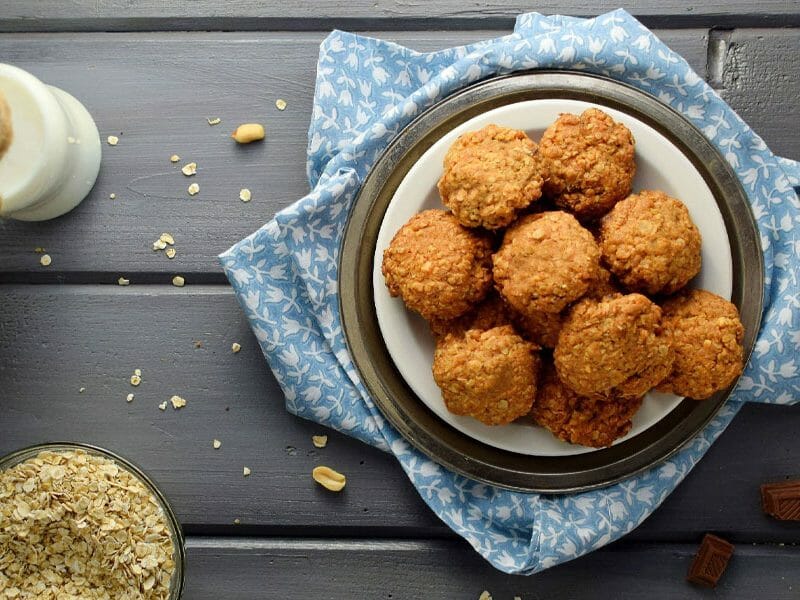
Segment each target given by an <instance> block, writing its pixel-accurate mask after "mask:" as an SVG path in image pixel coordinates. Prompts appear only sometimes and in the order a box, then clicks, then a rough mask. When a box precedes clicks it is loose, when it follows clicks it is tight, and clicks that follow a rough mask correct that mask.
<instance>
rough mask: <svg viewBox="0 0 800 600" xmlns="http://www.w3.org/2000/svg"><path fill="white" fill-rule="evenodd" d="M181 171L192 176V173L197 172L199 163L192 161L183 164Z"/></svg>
mask: <svg viewBox="0 0 800 600" xmlns="http://www.w3.org/2000/svg"><path fill="white" fill-rule="evenodd" d="M181 173H183V174H184V175H186V176H187V177H191V176H192V175H194V174H196V173H197V163H194V162H190V163H186V164H185V165H183V168H181Z"/></svg>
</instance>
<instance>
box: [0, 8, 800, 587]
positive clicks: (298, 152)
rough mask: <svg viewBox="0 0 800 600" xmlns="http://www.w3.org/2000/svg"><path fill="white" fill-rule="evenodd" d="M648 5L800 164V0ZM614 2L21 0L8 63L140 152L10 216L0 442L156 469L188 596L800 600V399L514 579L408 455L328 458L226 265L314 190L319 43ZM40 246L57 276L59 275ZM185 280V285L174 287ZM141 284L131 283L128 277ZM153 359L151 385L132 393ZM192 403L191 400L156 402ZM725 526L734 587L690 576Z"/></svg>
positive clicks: (0, 318) (401, 36) (1, 41)
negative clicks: (649, 501)
mask: <svg viewBox="0 0 800 600" xmlns="http://www.w3.org/2000/svg"><path fill="white" fill-rule="evenodd" d="M628 4H629V6H628V9H629V10H630V11H631V12H633V13H634V14H635V15H636V16H638V17H639V18H640V19H641V20H642V21H644V23H645V24H647V25H649V26H650V27H652V28H654V29H656V30H657V33H658V34H659V35H660V36H661V37H662V39H664V41H665V42H666V43H667V44H669V45H671V46H672V47H673V48H674V49H675V50H676V51H678V52H680V53H681V54H682V55H683V56H684V57H686V59H687V60H688V61H689V62H690V63H691V64H692V66H693V67H694V68H695V69H696V70H697V71H698V73H700V74H701V75H702V76H704V77H706V78H707V79H708V80H709V81H710V82H711V83H712V85H714V87H715V88H717V89H718V90H719V91H720V93H721V94H722V95H723V96H724V97H725V98H726V99H727V100H728V101H729V102H730V104H731V105H732V106H733V107H734V108H735V109H737V110H738V111H739V113H740V114H741V115H742V116H743V117H744V118H745V119H746V120H747V121H748V122H749V123H750V124H751V125H752V126H753V127H754V128H755V129H756V131H758V132H759V133H760V134H761V135H762V136H763V137H764V138H765V140H766V141H767V143H768V144H769V145H770V146H771V148H772V149H773V150H774V151H775V152H777V153H780V154H783V155H785V156H788V157H790V158H794V159H800V136H798V133H800V126H799V125H798V123H800V102H798V100H797V97H798V90H800V61H798V60H797V59H798V55H800V4H798V3H797V2H790V1H787V0H761V1H759V2H755V1H753V0H729V1H728V2H707V3H703V4H702V5H701V6H692V5H691V4H690V3H684V2H682V1H679V0H659V1H656V0H641V1H637V2H634V3H628ZM616 6H617V3H616V2H608V1H606V0H599V1H597V2H595V3H593V4H591V5H587V3H584V2H578V1H576V0H562V1H561V2H552V1H549V0H548V1H545V2H539V3H532V2H519V1H513V2H500V1H487V2H465V1H464V0H444V1H441V2H437V3H431V5H428V4H427V3H420V2H399V3H395V2H392V1H391V0H349V1H348V2H338V1H336V2H324V1H321V0H300V1H298V2H268V1H265V0H238V1H236V2H222V1H221V0H195V1H189V0H175V1H173V2H169V3H167V2H161V1H160V0H135V1H131V0H72V1H71V2H68V3H66V2H59V1H58V0H4V1H3V2H2V3H0V62H9V63H12V64H16V65H18V66H20V67H22V68H24V69H27V70H29V71H31V72H32V73H34V74H35V75H37V76H39V77H40V78H41V79H43V80H44V81H46V82H48V83H52V84H54V85H57V86H59V87H62V88H64V89H65V90H67V91H69V92H71V93H73V94H74V95H76V96H78V97H79V98H80V99H81V100H82V101H83V102H84V103H85V104H86V106H87V107H88V108H89V110H90V111H91V112H92V114H93V115H94V117H95V119H96V120H97V123H98V126H99V128H100V130H101V134H102V136H103V138H105V137H106V136H107V135H111V134H114V135H117V136H119V137H120V143H119V145H118V146H117V147H116V148H109V147H108V146H104V154H105V156H104V158H103V166H102V170H101V174H100V178H99V180H98V182H97V185H96V186H95V189H94V191H93V192H92V194H91V196H90V197H89V198H88V199H87V200H86V201H85V202H84V203H83V204H82V205H81V206H80V207H79V208H78V209H76V210H75V211H73V212H72V213H70V214H68V215H67V216H65V217H63V218H61V219H58V220H55V221H52V222H47V223H39V224H25V223H15V222H7V223H0V298H1V299H2V300H1V301H0V302H1V303H0V306H1V307H2V308H0V454H3V453H5V452H8V451H10V450H13V449H15V448H18V447H21V446H25V445H29V444H33V443H37V442H43V441H48V440H55V439H73V440H81V441H85V442H91V443H95V444H99V445H101V446H105V447H109V448H111V449H114V450H116V451H118V452H119V453H121V454H123V455H125V456H127V457H129V458H130V459H132V460H134V461H135V462H137V463H138V464H140V465H141V466H142V467H143V468H144V469H145V470H146V471H148V472H149V473H150V474H151V475H152V476H153V477H154V478H155V479H156V480H157V481H158V483H159V484H160V485H161V487H162V488H163V489H164V491H165V492H166V494H167V495H168V496H169V497H170V498H171V500H172V502H173V504H174V507H175V509H176V510H177V513H178V516H179V518H180V519H181V521H182V523H183V525H184V528H185V531H186V534H187V553H188V574H187V591H186V594H185V597H186V598H190V599H196V598H201V599H202V598H209V599H212V598H213V599H220V598H224V599H226V600H228V599H236V598H247V599H250V598H276V599H278V598H280V599H283V598H297V597H308V598H315V599H320V600H322V599H329V598H330V599H345V598H395V599H400V598H447V599H451V598H464V599H474V598H477V597H478V595H479V594H480V593H481V592H482V591H483V590H484V589H486V590H489V591H491V592H492V594H493V595H494V598H495V599H508V600H510V599H511V598H512V597H514V596H520V597H522V598H524V599H525V600H529V599H531V598H549V597H554V598H589V597H594V596H596V595H598V593H599V591H600V590H602V593H603V595H605V596H606V597H610V598H639V597H642V596H644V595H645V594H647V595H649V596H653V597H682V598H683V597H707V596H714V597H724V598H798V597H800V550H798V548H797V547H796V546H794V544H796V543H797V542H798V541H800V528H798V526H797V525H796V524H787V523H780V522H777V521H774V520H771V519H769V518H766V517H765V516H763V515H762V514H761V511H760V507H759V499H758V485H759V483H760V482H762V481H763V480H767V479H770V480H780V479H783V478H784V477H788V476H795V477H796V476H800V443H798V441H797V432H798V430H800V410H798V409H796V408H794V409H792V408H786V407H768V406H748V407H746V408H745V409H744V410H743V411H742V412H741V413H740V415H739V416H738V417H737V418H736V420H735V421H734V422H733V424H732V425H731V426H730V428H729V430H728V431H727V432H726V433H725V434H724V435H723V436H722V438H721V439H720V440H719V441H718V442H717V444H716V445H715V446H714V447H713V448H712V449H711V450H710V451H709V453H708V454H707V456H706V457H705V459H704V460H703V461H702V462H701V464H700V465H699V466H698V467H697V468H696V469H695V470H694V471H693V472H692V473H691V474H690V475H689V476H688V477H687V479H686V481H685V482H684V483H683V484H682V485H681V486H680V487H679V488H678V489H677V490H676V491H675V492H674V493H673V494H672V496H671V497H670V498H669V499H668V500H667V501H666V502H665V504H664V505H663V506H662V507H661V508H660V509H659V510H658V511H657V512H656V513H655V514H654V515H653V516H652V517H651V518H650V519H649V520H648V521H646V522H645V523H644V524H643V525H642V526H641V527H640V528H639V529H637V530H636V531H634V532H633V533H631V534H630V535H629V536H627V537H626V538H625V539H624V540H623V541H621V542H618V543H616V544H613V545H611V546H610V547H608V548H606V549H603V550H600V551H598V552H595V553H594V554H592V555H589V556H587V557H584V558H581V559H579V560H576V561H574V562H572V563H569V564H567V565H563V566H560V567H557V568H554V569H551V570H550V571H547V572H545V573H542V574H540V575H537V576H534V577H529V578H523V577H513V576H507V575H503V574H501V573H499V572H496V571H494V570H493V569H492V568H491V567H489V566H488V565H487V564H485V563H484V562H483V561H482V559H480V558H479V557H478V556H477V555H476V554H474V553H473V551H472V550H471V549H470V548H469V547H468V546H467V545H466V543H464V542H463V541H461V540H460V539H458V538H456V537H455V536H454V534H453V533H452V532H450V531H449V530H448V529H447V528H446V527H445V526H444V525H443V524H442V523H440V522H439V521H438V520H437V519H436V517H435V516H434V515H433V514H432V513H431V512H430V511H429V510H428V509H427V507H426V506H425V504H424V503H423V502H422V500H421V499H420V498H419V497H418V496H417V494H416V492H415V490H414V489H413V487H412V486H411V485H410V484H409V482H408V481H407V480H406V477H405V476H404V475H403V473H402V472H401V470H400V469H399V468H398V466H397V465H396V464H395V461H394V459H393V458H391V457H390V456H387V455H385V454H383V453H382V452H380V451H377V450H375V449H373V448H370V447H367V446H365V445H363V444H360V443H358V442H355V441H353V440H350V439H348V438H346V437H344V436H341V435H337V434H334V433H330V432H325V433H328V434H329V436H330V441H329V444H328V447H327V448H325V449H322V450H318V449H315V448H314V447H313V446H312V444H311V436H312V435H313V434H319V433H324V432H323V431H322V429H321V428H320V427H318V426H315V425H314V424H312V423H308V422H305V421H301V420H298V419H296V418H293V417H291V416H289V415H288V414H287V413H286V412H285V411H284V410H283V398H282V395H281V392H280V390H279V388H278V386H277V385H276V383H275V380H274V379H273V377H272V376H271V374H270V373H269V371H268V369H267V366H266V364H265V362H264V360H263V357H262V356H261V353H260V351H259V349H258V347H257V345H256V341H255V339H254V337H253V336H252V334H251V333H250V331H249V329H248V326H247V324H246V322H245V319H244V317H243V315H242V313H241V311H240V310H239V308H238V306H237V304H236V301H235V299H234V297H233V294H232V292H231V290H230V289H229V288H228V286H227V285H226V282H225V279H224V277H223V275H222V273H221V271H220V269H219V267H218V265H217V262H216V259H215V256H216V255H217V254H218V253H219V252H221V251H222V250H224V249H226V248H227V247H228V246H229V245H230V244H232V243H233V242H235V241H237V240H238V239H240V238H241V237H242V236H244V235H246V234H248V233H250V232H252V231H253V230H255V229H256V228H258V227H259V226H260V225H261V224H263V223H264V222H265V221H267V220H268V219H269V218H270V217H271V216H272V215H273V214H274V213H275V212H276V211H277V210H279V209H281V208H282V207H284V206H286V205H288V204H289V203H291V202H293V201H294V200H296V199H297V198H299V197H301V196H303V195H304V194H305V192H306V191H307V184H306V180H305V176H304V159H305V154H304V152H305V144H306V127H307V124H308V120H309V115H310V109H311V98H312V93H313V87H314V67H315V61H316V57H317V45H318V44H319V42H320V41H321V40H322V38H323V37H324V36H325V34H326V32H327V31H329V30H330V29H332V28H346V29H353V30H358V31H364V32H369V33H370V34H374V35H379V36H382V37H387V38H390V39H393V40H396V41H398V42H400V43H403V44H406V45H409V46H411V47H413V48H416V49H419V50H430V49H435V48H440V47H444V46H449V45H452V44H458V43H463V42H469V41H474V40H478V39H483V38H486V37H489V36H495V35H498V34H499V33H503V32H507V31H508V30H509V29H510V28H511V27H512V24H513V16H514V15H515V14H516V13H518V12H522V11H527V10H533V9H536V10H539V11H540V12H544V13H555V12H560V13H566V14H573V15H578V16H583V15H588V14H597V13H598V12H602V11H605V10H608V9H612V8H615V7H616ZM277 98H283V99H285V100H286V101H287V103H288V108H287V109H286V110H285V111H284V112H279V111H277V110H276V109H275V105H274V102H275V100H276V99H277ZM206 117H220V118H221V119H222V124H221V125H219V126H216V127H210V126H209V125H208V124H207V123H206ZM247 121H262V122H264V123H266V125H267V128H268V139H267V141H266V143H264V144H262V145H259V146H254V147H250V148H246V149H237V148H233V147H232V146H231V144H230V142H229V140H228V139H226V137H227V135H228V133H229V131H230V129H232V126H234V125H235V124H238V123H240V122H247ZM174 153H177V154H179V155H180V156H181V157H182V158H183V159H185V160H193V161H196V162H197V163H198V165H199V167H198V174H197V176H196V177H195V178H194V181H196V182H197V183H199V184H200V186H201V192H200V194H199V195H197V196H195V197H194V198H193V199H190V198H189V197H188V196H187V195H186V193H185V191H186V187H187V185H188V181H187V179H186V178H185V177H184V176H183V175H181V174H180V172H179V171H178V169H177V168H176V167H175V166H173V165H171V164H170V163H169V160H168V159H169V156H170V155H172V154H174ZM242 187H248V188H250V189H251V190H252V192H253V200H252V202H250V203H249V204H244V203H242V202H240V201H239V199H238V193H239V189H240V188H242ZM112 193H114V194H116V199H114V200H112V199H110V198H109V195H110V194H112ZM165 231H168V232H171V233H172V234H173V235H174V237H175V239H176V247H177V249H178V255H177V257H176V258H175V259H174V260H171V261H170V260H168V259H167V258H166V257H165V256H164V255H163V253H154V252H153V251H152V249H151V243H152V241H153V240H155V239H156V238H157V237H158V236H159V234H161V233H162V232H165ZM37 246H41V247H44V248H46V250H47V252H48V253H49V254H50V255H51V256H52V258H53V263H52V265H51V266H50V267H48V268H44V267H41V266H40V265H39V256H38V255H37V254H36V253H35V252H34V249H35V248H36V247H37ZM175 274H181V275H183V276H184V277H185V278H186V282H187V285H186V287H184V288H180V289H179V288H175V287H173V286H172V285H170V280H171V278H172V276H173V275H175ZM120 276H125V277H127V278H129V279H130V280H131V285H130V286H128V287H119V286H117V285H116V281H117V278H118V277H120ZM232 342H239V343H240V344H241V345H242V351H241V352H240V353H239V354H233V353H231V351H230V346H231V343H232ZM135 368H141V369H142V370H143V380H144V381H143V383H142V384H141V386H139V387H138V388H136V389H135V390H132V388H131V387H130V385H129V383H128V378H129V376H130V375H131V373H132V371H133V369H135ZM82 388H84V389H83V391H81V389H82ZM130 391H134V392H135V394H136V397H135V400H134V401H133V402H131V403H127V402H126V401H125V396H126V395H127V394H128V393H129V392H130ZM173 394H178V395H181V396H184V397H186V398H187V399H188V400H189V405H188V406H187V408H185V409H183V410H181V411H172V410H168V411H166V412H162V411H160V410H158V408H157V405H158V404H159V403H160V402H162V401H163V400H166V399H167V398H169V396H171V395H173ZM214 438H217V439H219V440H221V441H222V448H220V449H219V450H214V449H213V448H212V444H211V442H212V439H214ZM320 462H324V463H326V464H329V465H331V466H334V467H335V468H337V469H339V470H341V471H342V472H344V473H346V474H347V477H348V486H347V489H346V492H345V493H343V494H341V495H334V494H330V493H327V492H325V491H324V490H322V489H320V488H319V487H318V486H315V485H314V484H313V482H312V481H311V479H310V476H309V473H310V471H311V469H312V467H314V466H315V465H317V464H319V463H320ZM243 466H248V467H250V469H251V470H252V475H251V476H250V477H248V478H244V477H243V476H242V468H243ZM235 519H238V520H239V521H240V524H238V525H235V524H234V520H235ZM706 531H713V532H717V533H718V534H720V535H722V536H724V537H726V538H728V539H730V540H731V541H733V542H734V543H736V544H737V549H736V555H735V557H734V558H733V561H732V564H731V566H730V568H729V570H728V572H727V573H726V575H725V577H724V579H723V581H722V583H721V584H720V586H719V587H718V588H717V590H716V591H715V592H706V591H702V590H699V589H696V588H693V587H691V586H689V585H687V584H686V583H685V582H684V575H685V571H686V569H687V567H688V565H689V562H690V559H691V556H692V555H693V553H694V551H695V548H696V545H697V543H698V542H699V540H700V539H701V537H702V534H703V533H704V532H706Z"/></svg>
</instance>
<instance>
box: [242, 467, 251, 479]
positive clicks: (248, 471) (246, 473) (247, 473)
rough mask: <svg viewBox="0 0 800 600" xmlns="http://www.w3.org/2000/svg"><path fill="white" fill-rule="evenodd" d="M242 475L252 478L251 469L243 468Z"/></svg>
mask: <svg viewBox="0 0 800 600" xmlns="http://www.w3.org/2000/svg"><path fill="white" fill-rule="evenodd" d="M242 475H244V476H245V477H249V476H250V467H245V468H243V469H242Z"/></svg>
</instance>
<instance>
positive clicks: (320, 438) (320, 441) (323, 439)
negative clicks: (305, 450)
mask: <svg viewBox="0 0 800 600" xmlns="http://www.w3.org/2000/svg"><path fill="white" fill-rule="evenodd" d="M311 443H313V444H314V447H315V448H324V447H325V446H327V445H328V436H327V435H312V436H311Z"/></svg>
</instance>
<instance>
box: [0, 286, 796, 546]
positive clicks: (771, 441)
mask: <svg viewBox="0 0 800 600" xmlns="http://www.w3.org/2000/svg"><path fill="white" fill-rule="evenodd" d="M0 302H2V306H3V310H2V311H0V357H2V360H0V406H1V407H2V413H3V418H2V419H0V455H2V454H4V453H6V452H9V451H11V450H13V449H16V448H20V447H23V446H26V445H30V444H34V443H39V442H45V441H53V440H57V439H72V440H78V441H85V442H91V443H95V444H99V445H101V446H105V447H109V448H111V449H113V450H116V451H118V452H120V453H121V454H122V455H124V456H126V457H129V458H130V459H132V460H134V461H135V462H137V463H138V464H140V465H141V466H142V467H143V468H144V469H145V470H146V471H147V472H149V473H150V474H151V475H153V477H154V478H155V479H156V480H157V481H158V482H159V483H160V485H161V486H162V487H163V489H164V491H165V492H166V493H167V495H168V496H169V497H170V498H171V499H172V501H173V503H174V505H175V508H176V510H177V512H178V514H179V516H180V519H181V521H182V522H183V523H184V525H185V526H186V527H187V530H188V531H189V532H191V533H197V532H202V533H205V534H208V533H211V532H215V533H226V534H228V535H234V534H236V533H246V534H262V535H275V534H282V535H288V534H289V533H288V532H291V534H292V535H296V534H304V535H309V534H311V535H327V534H335V535H342V536H361V535H384V536H391V537H397V536H401V537H408V536H418V535H420V534H424V536H425V537H430V536H445V537H448V536H452V534H451V533H450V532H449V530H447V529H446V528H445V527H444V525H442V524H441V523H440V522H439V521H438V519H437V518H436V517H435V516H434V515H433V514H432V513H431V512H430V511H429V509H428V508H427V506H426V505H425V504H424V503H423V501H422V500H421V499H420V498H419V497H418V495H417V493H416V491H415V490H414V489H413V487H412V486H411V485H410V484H409V482H408V481H407V479H406V477H405V475H404V474H403V473H402V471H401V469H400V468H399V467H398V465H397V464H396V462H395V461H394V459H393V458H392V457H391V456H389V455H386V454H384V453H382V452H380V451H378V450H375V449H374V448H371V447H368V446H366V445H364V444H361V443H359V442H356V441H354V440H350V439H348V438H345V437H344V436H341V435H338V434H335V433H333V432H330V433H329V435H330V442H329V444H328V447H327V448H325V449H323V450H317V449H315V448H314V447H313V446H312V444H311V436H312V435H313V434H318V433H323V432H324V430H323V428H321V427H319V426H317V425H314V424H313V423H310V422H306V421H302V420H300V419H297V418H295V417H292V416H291V415H289V414H288V413H286V411H285V410H284V405H283V397H282V394H281V392H280V390H279V388H278V387H277V385H276V383H275V381H274V379H273V377H272V376H271V374H270V373H269V372H268V368H267V366H266V364H265V363H264V359H263V357H262V355H261V352H260V350H259V349H258V347H257V345H256V342H255V339H254V338H253V336H252V335H251V333H250V331H249V328H248V326H247V324H246V322H245V319H244V317H243V315H242V313H241V311H240V309H239V307H238V306H237V305H236V301H235V300H234V296H233V294H232V292H230V291H229V290H228V289H227V288H225V287H223V286H192V285H191V284H190V285H187V286H186V287H185V288H181V289H178V288H171V287H166V288H165V287H162V286H135V285H132V286H130V287H125V288H121V287H118V286H89V285H79V286H71V285H67V286H22V285H19V286H18V285H13V286H12V285H4V286H0ZM195 340H200V341H202V347H201V348H196V347H195V344H194V341H195ZM234 341H236V342H239V343H241V344H242V346H243V348H242V350H241V352H240V353H238V354H233V353H232V352H231V351H230V345H231V343H232V342H234ZM135 368H141V369H142V371H143V379H144V381H143V383H142V384H141V385H140V386H139V387H138V388H133V387H131V386H130V384H129V382H128V378H129V377H130V375H131V374H132V372H133V370H134V369H135ZM82 387H83V388H85V390H84V391H83V392H82V393H81V392H80V388H82ZM129 392H134V394H135V399H134V401H133V402H132V403H130V404H128V403H126V402H125V396H126V395H127V394H128V393H129ZM173 394H178V395H180V396H183V397H185V398H186V399H187V400H188V406H187V407H186V408H184V409H182V410H180V411H174V410H173V409H172V408H168V409H167V410H166V411H164V412H162V411H160V410H159V409H158V408H157V405H158V404H159V403H160V402H163V401H165V400H167V399H168V398H169V397H170V396H171V395H173ZM799 429H800V411H798V410H797V409H796V408H791V407H766V406H755V405H754V406H750V407H746V408H745V409H744V410H743V412H742V414H740V415H739V416H738V417H737V419H736V420H735V421H734V422H733V424H732V425H731V426H730V428H729V429H728V431H727V432H726V433H725V434H724V435H723V437H722V438H721V439H720V440H719V442H718V443H717V444H715V446H714V447H713V448H712V449H711V450H710V451H709V453H708V455H707V456H706V458H705V459H704V460H703V461H702V462H701V464H700V465H699V466H698V467H697V469H696V470H695V471H694V472H693V473H692V474H690V476H689V477H688V478H687V480H686V481H685V482H684V484H683V485H682V486H681V487H680V488H679V489H678V490H677V491H676V492H675V493H674V494H673V496H672V497H671V498H670V499H668V500H667V502H666V503H665V505H664V506H663V507H662V508H661V509H660V510H659V512H657V513H656V514H655V515H654V516H653V517H652V519H651V520H649V521H647V522H645V524H644V525H643V526H642V527H641V528H640V529H639V530H637V531H635V532H633V534H632V539H640V540H643V539H649V540H675V541H691V540H694V538H695V537H696V536H697V535H698V533H699V532H702V531H707V530H715V531H718V532H720V533H722V534H724V535H728V536H730V537H731V538H732V539H733V540H734V541H737V542H739V541H741V542H749V541H757V542H758V541H784V542H791V541H797V527H794V526H793V525H792V524H787V523H780V522H778V521H775V520H773V519H770V518H767V517H765V516H764V515H763V514H762V513H761V510H760V507H759V506H758V503H759V493H758V486H759V484H760V483H761V482H762V481H764V480H779V479H781V478H783V477H786V476H795V477H797V476H800V471H798V465H800V446H798V444H797V443H796V437H797V431H798V430H799ZM214 438H217V439H219V440H221V441H222V448H220V449H219V450H214V449H213V448H212V445H211V442H212V440H213V439H214ZM754 444H755V445H757V448H758V451H757V452H754V451H753V448H754V447H755V446H754ZM320 463H323V464H328V465H329V466H331V467H334V468H336V469H338V470H340V471H341V472H343V473H345V474H346V475H347V477H348V485H347V488H346V491H345V492H344V493H343V494H341V495H335V494H330V493H328V492H326V491H325V490H323V489H321V488H320V487H319V486H316V485H315V484H314V483H313V482H312V481H311V478H310V471H311V469H312V468H313V467H314V466H316V465H318V464H320ZM244 466H248V467H250V468H251V469H252V475H251V476H250V477H248V478H246V479H245V478H244V477H243V476H242V467H244ZM235 518H239V519H241V521H242V525H241V526H240V527H234V526H233V520H234V519H235Z"/></svg>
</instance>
